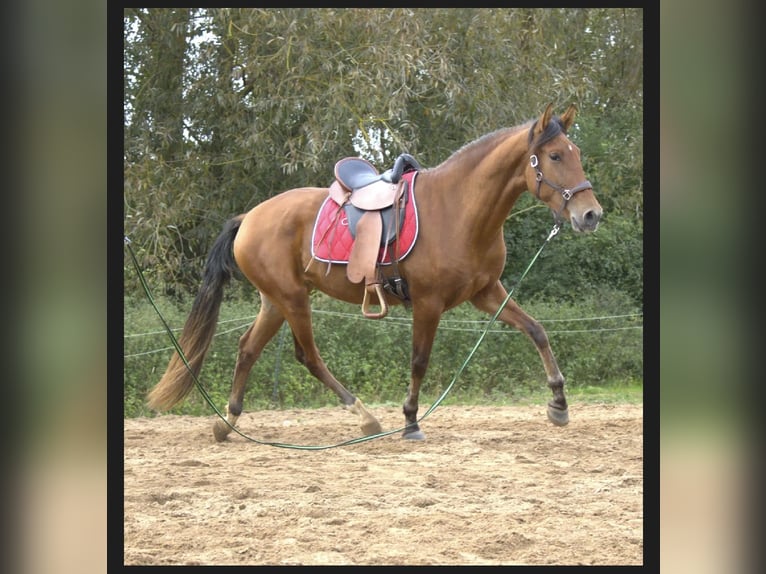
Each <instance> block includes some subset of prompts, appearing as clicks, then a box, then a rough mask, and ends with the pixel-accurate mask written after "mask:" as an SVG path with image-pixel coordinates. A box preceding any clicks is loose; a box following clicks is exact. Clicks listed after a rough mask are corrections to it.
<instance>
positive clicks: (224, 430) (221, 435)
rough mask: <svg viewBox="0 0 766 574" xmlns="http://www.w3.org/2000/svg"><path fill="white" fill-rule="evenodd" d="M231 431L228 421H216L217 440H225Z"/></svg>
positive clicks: (214, 434)
mask: <svg viewBox="0 0 766 574" xmlns="http://www.w3.org/2000/svg"><path fill="white" fill-rule="evenodd" d="M230 432H231V429H230V428H229V425H227V424H226V423H223V422H221V421H216V423H215V424H214V425H213V436H214V437H215V440H216V442H223V441H225V440H226V437H227V436H229V433H230Z"/></svg>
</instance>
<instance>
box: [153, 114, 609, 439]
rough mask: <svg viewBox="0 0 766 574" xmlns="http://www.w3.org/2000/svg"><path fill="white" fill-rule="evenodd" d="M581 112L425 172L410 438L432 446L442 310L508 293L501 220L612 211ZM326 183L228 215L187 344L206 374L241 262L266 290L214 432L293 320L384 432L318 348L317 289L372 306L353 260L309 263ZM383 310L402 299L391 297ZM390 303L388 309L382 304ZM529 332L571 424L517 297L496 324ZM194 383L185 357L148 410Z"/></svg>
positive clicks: (175, 360)
mask: <svg viewBox="0 0 766 574" xmlns="http://www.w3.org/2000/svg"><path fill="white" fill-rule="evenodd" d="M575 113H576V109H575V106H574V105H570V106H569V107H568V108H567V110H566V111H565V113H564V114H562V115H561V116H556V115H554V114H553V112H552V104H549V105H548V106H547V107H546V109H545V110H544V111H543V113H542V114H541V115H540V116H539V117H538V118H536V119H533V120H530V121H528V122H526V123H524V124H521V125H518V126H515V127H511V128H502V129H499V130H497V131H495V132H492V133H489V134H486V135H484V136H482V137H480V138H478V139H477V140H475V141H473V142H471V143H469V144H467V145H465V146H463V147H462V148H461V149H459V150H457V151H456V152H454V153H453V154H452V155H451V156H450V157H449V158H448V159H446V160H445V161H444V162H442V163H441V164H440V165H438V166H436V167H433V168H428V169H421V170H420V171H418V172H417V184H416V187H415V189H414V193H415V194H416V196H417V205H418V218H419V220H418V221H419V236H418V238H417V241H416V243H415V244H414V246H413V248H412V249H411V251H410V252H409V253H408V254H407V256H406V257H405V258H403V259H402V260H401V261H399V262H398V268H399V272H400V273H401V276H402V277H403V278H404V279H405V280H406V282H407V286H408V291H409V300H410V301H409V303H410V304H411V310H412V355H411V379H410V382H409V388H408V391H407V396H406V399H405V401H404V404H403V409H402V410H403V413H404V419H405V427H404V430H403V432H402V437H403V438H406V439H415V440H423V439H425V434H424V433H423V431H422V430H421V429H420V427H419V425H418V422H417V412H418V397H419V392H420V385H421V383H422V381H423V378H424V376H425V374H426V369H427V368H428V362H429V357H430V355H431V349H432V345H433V342H434V338H435V336H436V330H437V327H438V325H439V321H440V318H441V315H442V314H443V313H444V312H445V311H447V310H448V309H451V308H453V307H455V306H457V305H459V304H461V303H463V302H465V301H470V302H471V303H472V304H473V305H475V306H476V307H477V308H478V309H480V310H482V311H484V312H487V313H489V314H494V313H496V312H497V311H498V309H499V308H500V305H501V304H502V303H503V301H505V299H506V296H507V294H508V292H507V291H506V290H505V288H504V287H503V285H502V284H501V282H500V276H501V273H502V271H503V268H504V266H505V257H506V247H505V241H504V236H503V224H504V222H505V220H506V218H507V216H508V214H509V213H510V211H511V208H512V207H513V205H514V203H515V202H516V200H517V199H518V198H519V196H520V195H521V194H522V193H523V192H524V191H529V192H530V193H534V195H535V196H536V197H537V198H538V199H539V200H540V201H542V202H543V203H544V204H545V205H547V206H548V207H549V208H550V209H551V211H552V212H553V214H554V216H555V218H556V221H557V222H559V223H560V222H563V221H565V220H566V219H568V220H569V222H570V224H571V226H572V228H573V229H574V230H575V231H578V232H579V231H582V232H591V231H595V230H596V228H597V227H598V224H599V220H600V218H601V215H602V208H601V206H600V205H599V203H598V201H597V200H596V197H595V195H594V193H593V188H592V186H591V184H590V182H588V181H587V180H586V179H585V175H584V173H583V168H582V163H581V159H580V149H579V148H578V147H577V146H576V145H575V144H574V143H572V141H570V140H569V138H568V137H567V131H568V129H569V128H570V127H571V125H572V123H573V122H574V118H575ZM327 195H328V188H322V187H302V188H297V189H291V190H288V191H284V192H282V193H280V194H278V195H275V196H273V197H271V198H269V199H267V200H266V201H264V202H262V203H260V204H258V205H256V206H255V207H254V208H252V209H251V210H250V211H248V212H247V213H243V214H240V215H238V216H236V217H234V218H232V219H230V220H229V221H228V222H226V224H225V225H224V228H223V231H222V233H221V234H220V236H219V237H218V238H217V239H216V241H215V242H214V244H213V246H212V248H211V251H210V253H209V255H208V259H207V262H206V264H205V269H204V276H203V281H202V284H201V286H200V288H199V291H198V294H197V296H196V298H195V300H194V303H193V305H192V309H191V312H190V315H189V317H188V319H187V321H186V323H185V325H184V328H183V331H182V333H181V336H180V337H179V344H180V346H181V348H182V349H183V351H184V354H185V355H186V356H187V360H188V363H189V366H190V367H191V371H193V372H194V375H195V376H196V375H197V374H198V373H199V372H200V369H201V368H202V363H203V360H204V358H205V354H206V352H207V350H208V348H209V346H210V343H211V341H212V338H213V334H214V332H215V329H216V323H217V320H218V313H219V310H220V305H221V301H222V297H223V288H224V286H225V284H226V283H227V282H228V281H229V279H230V278H231V277H232V275H233V274H234V271H235V267H236V268H238V269H239V271H241V273H242V274H243V275H244V276H245V277H246V278H247V279H248V280H249V281H250V282H251V283H252V284H253V285H254V286H255V287H256V288H257V290H258V291H259V293H260V298H261V307H260V310H259V312H258V315H257V317H256V319H255V321H254V322H253V324H252V325H251V326H250V327H249V328H248V329H247V331H246V332H245V333H244V334H243V335H242V336H241V338H240V339H239V346H238V353H237V358H236V366H235V370H234V377H233V382H232V387H231V392H230V395H229V400H228V405H227V408H226V422H228V423H229V424H226V422H225V421H224V420H218V421H216V423H215V424H214V427H213V434H214V436H215V438H216V440H218V441H223V440H225V439H226V437H227V435H228V434H229V433H230V432H231V430H232V428H231V427H230V426H229V425H232V426H233V425H234V424H235V423H236V421H237V419H238V418H239V416H240V415H241V413H242V404H243V398H244V394H245V387H246V383H247V379H248V376H249V373H250V370H251V369H252V367H253V365H254V363H255V362H256V360H257V359H258V357H259V356H260V354H261V351H262V350H263V348H264V346H265V345H266V343H268V342H269V340H271V339H272V338H273V337H274V336H275V335H276V333H277V332H278V331H279V329H280V327H281V326H282V324H283V323H284V321H287V323H288V324H289V326H290V329H291V330H292V334H293V340H294V346H295V356H296V358H297V360H298V361H299V362H300V363H302V364H303V365H305V367H306V368H307V369H308V371H309V372H310V373H311V374H312V375H313V376H314V377H316V378H317V379H319V380H320V381H321V382H322V383H324V384H325V385H326V386H327V387H328V388H329V389H331V390H332V391H333V392H334V393H335V394H336V395H337V396H338V397H339V399H340V401H341V402H342V404H343V405H344V406H345V407H346V408H347V409H348V410H350V411H351V412H352V413H355V414H356V415H358V416H359V419H360V426H361V429H362V432H363V433H365V436H367V435H372V434H377V433H380V432H382V430H381V425H380V423H379V422H378V420H377V419H376V418H375V417H374V416H373V415H372V413H370V412H369V410H368V409H367V408H366V407H365V405H364V404H363V403H362V401H361V400H360V399H359V398H357V397H356V396H354V394H352V393H351V392H349V391H348V390H347V389H346V387H344V386H343V385H342V384H341V383H340V382H339V381H338V380H337V379H336V378H335V377H334V376H333V374H332V373H331V372H330V370H329V369H328V368H327V366H326V365H325V362H324V361H323V360H322V358H321V357H320V354H319V350H318V349H317V346H316V344H315V340H314V334H313V331H312V322H311V306H310V301H309V294H310V292H311V291H312V290H314V289H318V290H320V291H322V292H324V293H326V294H327V295H329V296H331V297H334V298H336V299H339V300H342V301H346V302H349V303H356V304H360V303H363V299H364V294H365V291H366V288H365V286H364V285H363V284H355V283H352V282H351V281H350V280H349V279H348V278H347V276H346V272H345V269H344V265H330V266H329V268H328V266H325V265H322V264H315V265H311V264H310V263H311V261H312V231H313V227H314V223H315V219H316V216H317V213H318V210H319V208H320V206H321V205H322V203H323V202H324V201H325V199H326V197H327ZM384 296H385V297H386V299H387V300H386V301H385V303H386V304H388V305H396V304H401V303H402V299H400V298H399V297H397V296H395V295H393V294H391V293H386V294H385V295H384ZM381 303H382V302H381ZM497 318H498V319H499V320H500V321H502V322H503V323H506V324H508V325H511V326H513V327H514V328H516V329H519V330H520V331H521V332H522V333H524V334H525V335H526V336H527V337H528V338H529V339H530V340H531V341H532V343H533V344H534V345H535V347H536V348H537V351H538V353H539V355H540V357H541V359H542V363H543V367H544V369H545V374H546V376H547V382H548V386H549V387H550V389H551V391H552V394H553V398H552V399H551V400H550V401H549V403H548V409H547V414H548V419H549V420H550V421H551V422H552V423H553V424H554V425H558V426H563V425H566V424H567V423H568V422H569V411H568V405H567V401H566V397H565V395H564V377H563V375H562V374H561V371H560V370H559V367H558V365H557V363H556V359H555V357H554V355H553V352H552V350H551V346H550V344H549V341H548V336H547V334H546V332H545V330H544V329H543V327H542V325H540V323H539V322H537V321H536V320H535V319H533V318H532V317H530V316H529V315H528V314H527V313H525V312H524V311H523V310H522V309H521V307H519V305H518V304H517V303H516V302H515V301H514V300H513V299H509V300H508V301H507V303H506V304H505V307H504V308H503V310H502V311H501V312H500V314H499V315H498V317H497ZM193 386H194V377H192V375H191V372H190V370H189V369H188V368H187V366H186V365H185V364H184V362H183V361H182V360H181V358H180V356H179V355H178V353H177V352H174V354H173V357H172V358H171V359H170V362H169V364H168V367H167V370H166V372H165V373H164V375H163V376H162V378H161V380H160V381H159V382H158V383H157V384H156V386H155V387H154V388H153V389H152V390H151V391H150V392H149V394H148V405H149V407H150V408H152V409H154V410H167V409H169V408H171V407H172V406H173V405H175V404H176V403H178V402H180V401H181V400H183V398H184V397H185V396H186V395H187V393H188V392H189V391H190V390H191V388H192V387H193Z"/></svg>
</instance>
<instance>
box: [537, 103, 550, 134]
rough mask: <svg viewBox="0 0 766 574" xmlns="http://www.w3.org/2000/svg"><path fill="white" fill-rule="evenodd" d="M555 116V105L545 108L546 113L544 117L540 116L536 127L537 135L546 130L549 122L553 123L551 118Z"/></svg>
mask: <svg viewBox="0 0 766 574" xmlns="http://www.w3.org/2000/svg"><path fill="white" fill-rule="evenodd" d="M552 115H553V104H552V103H550V104H548V107H547V108H545V111H544V112H543V115H542V116H540V119H539V120H537V124H536V125H535V135H538V134H541V133H543V132H544V131H545V128H547V127H548V122H549V121H551V116H552Z"/></svg>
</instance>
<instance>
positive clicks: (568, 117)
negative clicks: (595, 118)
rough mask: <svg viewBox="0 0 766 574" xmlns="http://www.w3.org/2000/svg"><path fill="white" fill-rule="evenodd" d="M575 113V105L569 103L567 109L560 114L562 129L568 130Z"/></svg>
mask: <svg viewBox="0 0 766 574" xmlns="http://www.w3.org/2000/svg"><path fill="white" fill-rule="evenodd" d="M576 113H577V106H575V105H574V104H570V105H569V107H568V108H567V111H565V112H564V113H563V114H562V115H561V123H562V125H563V126H564V131H565V132H568V131H569V128H570V126H571V125H572V124H573V123H574V118H575V114H576Z"/></svg>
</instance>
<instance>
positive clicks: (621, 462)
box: [124, 403, 643, 565]
mask: <svg viewBox="0 0 766 574" xmlns="http://www.w3.org/2000/svg"><path fill="white" fill-rule="evenodd" d="M427 407H428V405H421V410H420V413H421V415H422V414H423V413H424V412H425V411H426V409H427ZM370 410H371V411H372V412H373V413H374V414H375V415H376V416H377V417H378V419H379V420H380V422H381V424H382V425H383V428H384V429H392V430H393V429H397V428H399V427H401V426H402V424H403V416H402V414H401V409H400V408H394V407H377V406H376V407H371V408H370ZM570 418H571V422H570V424H569V425H568V426H567V427H563V428H557V427H554V426H552V425H551V424H550V423H548V421H547V419H546V415H545V406H544V405H541V406H532V407H527V406H523V407H464V406H460V407H458V406H440V407H439V408H437V409H436V410H434V411H433V412H432V413H431V414H430V415H429V416H428V417H427V418H426V419H425V420H424V421H423V422H422V423H421V428H422V429H423V431H424V432H425V433H426V440H425V441H405V440H402V439H401V438H400V437H399V434H398V433H397V434H393V435H389V436H384V437H381V438H377V439H375V440H372V441H368V442H362V443H358V444H353V445H349V446H343V447H339V448H330V449H324V450H296V449H287V448H279V447H274V446H264V445H260V444H257V443H253V442H250V441H248V440H246V439H245V438H243V437H241V436H239V435H237V434H235V433H232V434H231V435H230V436H229V439H228V440H227V441H226V442H223V443H216V442H215V440H214V439H213V434H212V430H211V429H212V425H213V422H214V420H215V419H216V417H215V416H211V417H204V418H200V417H186V416H174V415H166V416H161V417H158V418H154V419H149V418H141V419H126V420H125V421H124V446H125V452H124V464H125V466H124V527H125V529H124V543H125V546H124V562H125V564H127V565H149V564H158V565H163V564H179V565H191V564H228V565H264V564H272V565H295V564H303V565H320V564H331V565H334V564H337V565H342V564H356V565H393V564H434V565H466V564H477V565H497V564H506V565H513V564H531V565H538V564H567V565H572V564H597V565H607V564H632V565H636V564H642V562H643V431H642V428H643V424H642V420H643V408H642V406H641V405H578V404H576V403H573V404H570ZM356 423H357V419H356V417H355V416H354V415H352V414H351V413H349V412H348V411H345V410H343V409H342V408H340V407H338V408H326V409H318V410H284V411H258V412H246V413H244V414H243V416H242V417H241V418H240V419H239V421H238V428H239V429H240V430H241V431H242V432H243V433H245V434H247V435H248V436H251V437H253V438H256V439H258V440H262V441H268V442H280V443H289V444H298V445H318V446H324V445H333V444H337V443H339V442H343V441H345V440H348V439H352V438H355V437H357V436H358V434H359V433H358V427H357V424H356Z"/></svg>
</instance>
